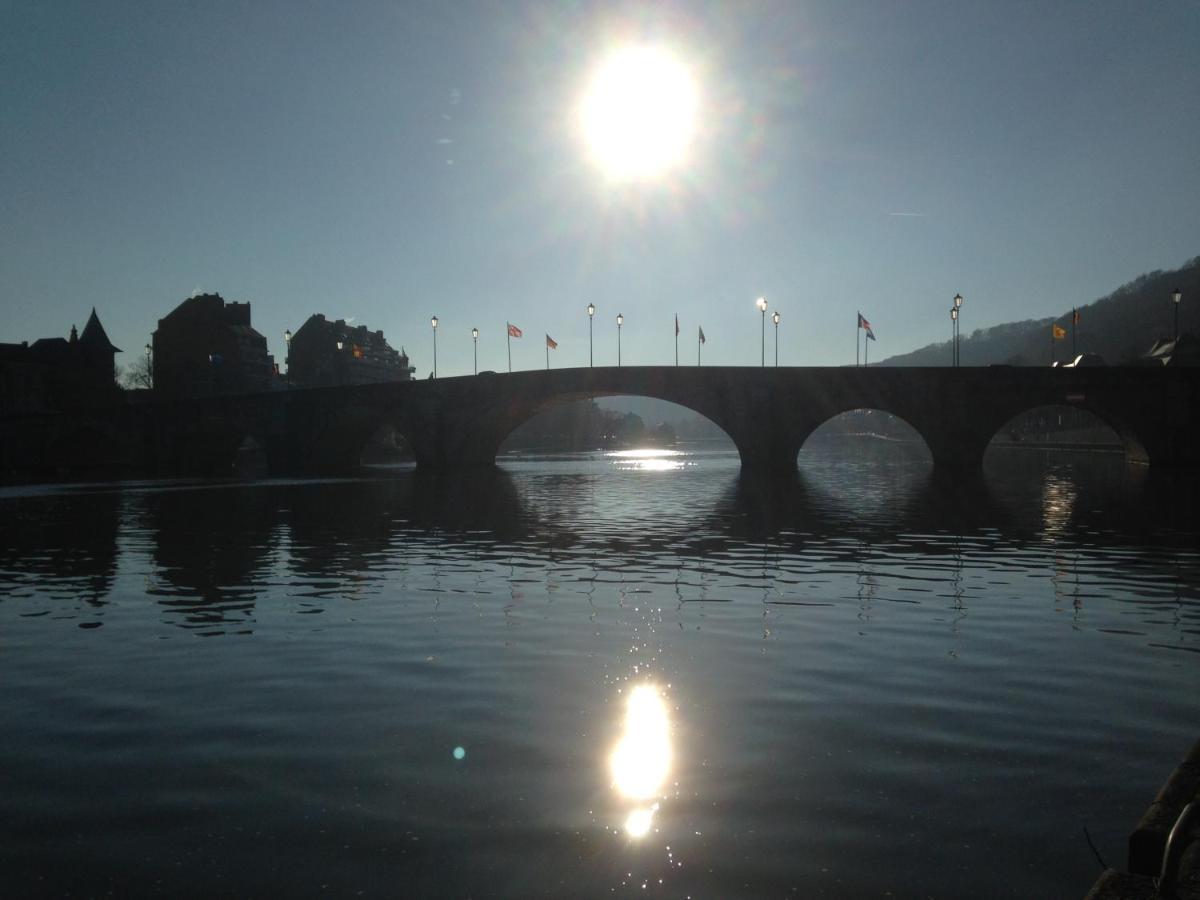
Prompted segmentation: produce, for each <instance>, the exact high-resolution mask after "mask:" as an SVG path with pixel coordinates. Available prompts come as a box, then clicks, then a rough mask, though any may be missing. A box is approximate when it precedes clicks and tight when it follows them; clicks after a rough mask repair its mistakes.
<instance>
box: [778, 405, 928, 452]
mask: <svg viewBox="0 0 1200 900" xmlns="http://www.w3.org/2000/svg"><path fill="white" fill-rule="evenodd" d="M835 440H836V441H838V442H839V443H842V444H844V445H845V446H846V447H847V448H849V447H850V446H853V445H854V444H855V443H859V442H861V441H864V440H866V441H879V442H881V445H883V443H882V442H886V443H890V444H892V445H894V446H897V447H902V448H905V449H911V450H913V451H915V453H916V455H917V456H919V457H921V458H923V459H924V460H927V461H929V462H932V461H933V452H932V450H931V449H930V447H929V443H928V441H926V439H925V436H924V435H923V434H921V432H920V431H919V430H918V429H917V427H916V426H915V425H913V424H912V423H911V422H909V421H908V420H907V419H906V418H905V417H904V416H902V415H898V414H897V413H894V412H891V411H889V410H887V409H881V408H876V407H861V406H860V407H853V408H851V409H844V410H842V411H841V412H837V413H834V414H833V415H831V416H829V417H828V418H826V419H825V420H824V421H822V422H821V423H819V424H818V425H817V426H816V427H815V428H813V430H812V431H811V432H809V434H808V435H807V436H806V437H805V439H804V443H803V444H801V447H800V449H801V451H803V450H804V448H806V447H808V448H810V449H813V448H815V447H816V446H819V444H820V443H822V442H829V441H835ZM859 445H860V446H861V443H859Z"/></svg>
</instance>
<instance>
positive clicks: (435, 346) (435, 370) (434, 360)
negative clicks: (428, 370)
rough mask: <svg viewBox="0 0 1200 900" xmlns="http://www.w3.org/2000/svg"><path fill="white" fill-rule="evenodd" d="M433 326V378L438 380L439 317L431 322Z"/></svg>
mask: <svg viewBox="0 0 1200 900" xmlns="http://www.w3.org/2000/svg"><path fill="white" fill-rule="evenodd" d="M429 324H430V325H432V326H433V377H434V378H437V316H434V317H433V318H431V319H430V320H429Z"/></svg>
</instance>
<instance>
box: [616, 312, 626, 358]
mask: <svg viewBox="0 0 1200 900" xmlns="http://www.w3.org/2000/svg"><path fill="white" fill-rule="evenodd" d="M624 324H625V317H624V316H623V315H621V314H620V313H617V367H618V368H619V367H620V365H621V326H622V325H624Z"/></svg>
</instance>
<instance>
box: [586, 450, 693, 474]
mask: <svg viewBox="0 0 1200 900" xmlns="http://www.w3.org/2000/svg"><path fill="white" fill-rule="evenodd" d="M605 455H606V456H608V457H609V458H611V459H612V460H613V461H614V462H615V464H616V467H617V468H618V469H624V470H626V471H634V472H668V471H671V470H673V469H682V468H683V467H684V466H685V465H687V454H686V453H684V452H683V451H682V450H666V449H664V448H661V447H641V448H638V449H636V450H614V451H611V452H609V453H606V454H605Z"/></svg>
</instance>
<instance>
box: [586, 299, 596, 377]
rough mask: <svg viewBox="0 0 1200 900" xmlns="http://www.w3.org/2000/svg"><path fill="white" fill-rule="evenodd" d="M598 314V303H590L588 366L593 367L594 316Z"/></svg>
mask: <svg viewBox="0 0 1200 900" xmlns="http://www.w3.org/2000/svg"><path fill="white" fill-rule="evenodd" d="M595 315H596V305H595V304H594V303H589V304H588V368H589V369H590V368H591V367H592V317H593V316H595Z"/></svg>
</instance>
